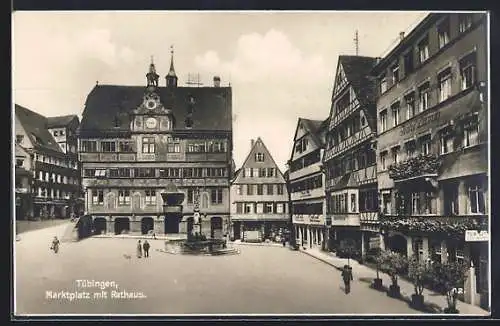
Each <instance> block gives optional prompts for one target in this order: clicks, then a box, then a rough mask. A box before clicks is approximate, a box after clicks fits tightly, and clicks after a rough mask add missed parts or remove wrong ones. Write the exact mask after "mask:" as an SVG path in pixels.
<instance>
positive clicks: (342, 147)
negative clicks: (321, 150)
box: [324, 126, 373, 161]
mask: <svg viewBox="0 0 500 326" xmlns="http://www.w3.org/2000/svg"><path fill="white" fill-rule="evenodd" d="M372 134H373V133H372V132H371V130H370V128H369V127H368V126H367V127H364V128H363V129H361V130H360V131H358V132H356V133H355V134H353V135H351V136H349V137H347V138H346V139H345V140H343V141H342V142H340V143H339V144H337V145H335V146H333V147H331V148H330V149H327V150H326V151H325V158H324V161H328V160H330V159H332V158H333V157H334V156H337V155H340V154H342V153H343V152H345V151H346V150H348V149H350V148H352V147H354V146H356V145H358V144H359V143H361V142H362V141H364V140H366V139H368V138H370V137H371V136H372Z"/></svg>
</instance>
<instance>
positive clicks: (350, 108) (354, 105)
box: [329, 98, 360, 130]
mask: <svg viewBox="0 0 500 326" xmlns="http://www.w3.org/2000/svg"><path fill="white" fill-rule="evenodd" d="M359 106H360V105H359V102H358V99H357V98H355V99H354V101H352V102H351V103H349V106H348V107H347V108H346V109H345V110H343V111H341V112H339V113H337V114H336V115H335V116H334V117H333V119H332V121H331V123H330V127H329V130H332V129H333V128H335V127H336V126H338V125H339V124H340V123H341V122H342V121H344V119H345V118H347V117H348V116H350V115H351V114H352V113H353V112H354V111H356V110H357V109H358V108H359Z"/></svg>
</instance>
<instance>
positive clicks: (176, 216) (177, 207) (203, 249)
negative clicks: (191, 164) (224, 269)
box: [161, 183, 239, 256]
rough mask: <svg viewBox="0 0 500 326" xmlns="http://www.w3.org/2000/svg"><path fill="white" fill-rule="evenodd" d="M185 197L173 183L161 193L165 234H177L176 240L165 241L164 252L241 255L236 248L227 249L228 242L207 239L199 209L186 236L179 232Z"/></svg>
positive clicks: (196, 210)
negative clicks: (202, 227)
mask: <svg viewBox="0 0 500 326" xmlns="http://www.w3.org/2000/svg"><path fill="white" fill-rule="evenodd" d="M184 197H185V194H184V193H183V192H181V191H179V190H178V189H177V187H176V186H175V184H173V183H170V184H168V185H167V187H166V189H165V191H164V192H162V193H161V198H162V199H163V213H164V214H165V234H166V235H167V234H168V235H172V234H176V237H175V239H169V240H165V250H164V252H167V253H172V254H190V255H210V256H215V255H227V254H237V253H239V251H238V250H237V249H235V248H227V244H226V241H224V240H221V239H211V238H207V237H206V236H205V235H204V234H203V233H201V218H200V212H199V210H198V209H195V210H194V214H193V215H194V216H193V217H192V222H193V223H192V227H188V229H187V233H185V234H181V233H180V232H179V229H180V228H179V224H180V222H181V220H182V215H183V214H182V213H183V206H182V202H183V201H184Z"/></svg>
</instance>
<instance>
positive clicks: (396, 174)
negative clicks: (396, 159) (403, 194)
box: [389, 154, 443, 181]
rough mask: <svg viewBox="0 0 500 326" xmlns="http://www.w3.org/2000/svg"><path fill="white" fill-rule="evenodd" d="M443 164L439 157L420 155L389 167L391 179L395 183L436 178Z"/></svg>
mask: <svg viewBox="0 0 500 326" xmlns="http://www.w3.org/2000/svg"><path fill="white" fill-rule="evenodd" d="M442 163H443V161H442V159H441V157H440V156H438V155H434V154H428V155H418V156H416V157H412V158H409V159H407V160H405V161H403V162H400V163H397V164H393V165H391V166H389V177H390V178H391V179H393V180H394V181H403V180H408V179H414V178H419V177H427V176H432V177H436V176H437V175H438V172H439V169H440V167H441V165H442Z"/></svg>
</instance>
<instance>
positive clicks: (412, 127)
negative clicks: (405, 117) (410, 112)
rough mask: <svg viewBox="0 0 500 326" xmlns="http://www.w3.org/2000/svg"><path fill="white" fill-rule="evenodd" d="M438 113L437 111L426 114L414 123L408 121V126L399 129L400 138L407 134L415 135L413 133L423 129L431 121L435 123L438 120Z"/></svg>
mask: <svg viewBox="0 0 500 326" xmlns="http://www.w3.org/2000/svg"><path fill="white" fill-rule="evenodd" d="M439 113H440V112H439V111H437V112H434V113H430V114H427V115H425V116H423V117H421V118H418V119H416V120H414V121H410V122H409V123H408V124H406V125H405V126H403V128H401V136H403V135H406V134H409V133H415V131H416V130H418V129H420V128H421V127H424V126H426V125H428V124H429V123H431V122H433V121H437V120H438V119H439Z"/></svg>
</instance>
